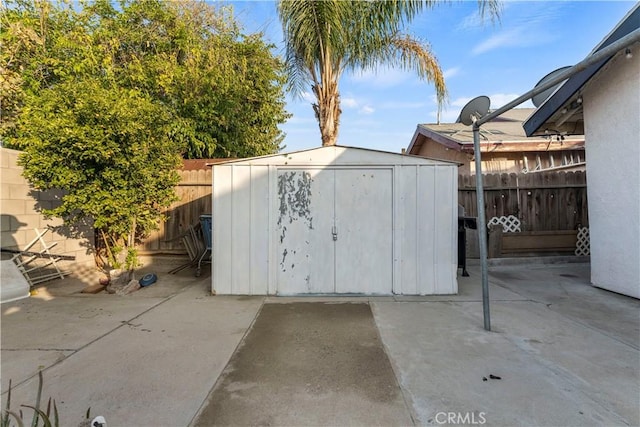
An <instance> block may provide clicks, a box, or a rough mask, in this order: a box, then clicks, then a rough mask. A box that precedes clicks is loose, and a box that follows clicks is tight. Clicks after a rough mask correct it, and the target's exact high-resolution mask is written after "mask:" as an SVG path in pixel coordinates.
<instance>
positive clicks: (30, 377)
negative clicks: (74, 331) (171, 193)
mask: <svg viewBox="0 0 640 427" xmlns="http://www.w3.org/2000/svg"><path fill="white" fill-rule="evenodd" d="M188 288H189V287H188V286H185V287H184V288H182V289H180V290H179V291H178V292H176V293H174V294H172V295H169V296H168V297H165V298H163V299H162V300H161V301H159V302H157V303H155V304H153V305H152V306H151V307H149V308H147V309H145V310H144V311H142V312H141V313H138V314H136V315H135V316H133V317H132V318H130V319H128V320H123V321H121V322H120V324H119V325H118V326H116V327H115V328H113V329H111V330H109V331H107V332H105V333H104V334H102V335H100V336H98V337H96V338H94V339H92V340H91V341H89V342H87V343H86V344H84V345H82V346H80V347H78V348H77V349H69V350H60V349H57V350H56V349H41V350H39V349H31V350H38V351H71V352H72V353H71V354H69V355H67V356H65V357H63V358H61V359H60V360H58V361H56V362H54V363H52V364H51V365H49V366H47V367H45V368H44V369H40V370H39V371H38V372H42V373H45V372H46V371H48V370H49V369H51V368H53V367H54V366H57V365H59V364H61V363H62V362H64V361H65V360H67V359H69V358H71V357H73V356H74V355H76V354H78V353H80V352H81V351H82V350H84V349H85V348H87V347H89V346H90V345H92V344H94V343H96V342H98V341H100V340H101V339H103V338H104V337H106V336H108V335H110V334H112V333H113V332H115V331H117V330H118V329H120V328H123V327H127V326H131V322H132V321H134V320H136V319H137V318H139V317H141V316H143V315H145V314H147V313H149V312H150V311H151V310H154V309H155V308H157V307H159V306H160V305H162V304H164V303H166V302H168V301H171V300H172V299H173V298H174V297H176V296H178V295H180V294H181V293H182V292H184V291H185V290H187V289H188ZM243 338H244V337H243ZM5 350H9V349H5V348H3V349H2V351H5ZM26 350H29V349H13V350H9V351H26ZM37 376H38V373H35V374H33V375H31V376H28V377H26V378H25V379H23V380H22V381H20V382H17V383H15V384H13V385H12V387H13V388H14V389H15V388H16V387H19V386H21V385H23V384H25V383H27V382H28V381H31V379H33V378H35V377H37ZM6 393H7V392H4V393H2V394H3V395H4V394H6Z"/></svg>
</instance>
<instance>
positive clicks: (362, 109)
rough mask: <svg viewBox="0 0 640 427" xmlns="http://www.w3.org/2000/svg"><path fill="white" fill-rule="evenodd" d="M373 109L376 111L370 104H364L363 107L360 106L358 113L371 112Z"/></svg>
mask: <svg viewBox="0 0 640 427" xmlns="http://www.w3.org/2000/svg"><path fill="white" fill-rule="evenodd" d="M375 111H376V110H375V109H374V108H373V107H372V106H370V105H365V106H364V107H362V108H361V109H360V110H359V113H361V114H373V113H374V112H375Z"/></svg>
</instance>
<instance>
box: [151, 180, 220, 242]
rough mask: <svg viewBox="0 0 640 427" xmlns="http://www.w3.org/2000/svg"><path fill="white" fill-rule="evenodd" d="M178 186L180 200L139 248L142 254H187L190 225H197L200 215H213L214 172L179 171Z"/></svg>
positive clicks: (166, 213)
mask: <svg viewBox="0 0 640 427" xmlns="http://www.w3.org/2000/svg"><path fill="white" fill-rule="evenodd" d="M178 172H179V173H180V176H181V178H182V179H181V181H180V183H179V184H178V185H177V186H176V193H177V195H178V197H179V200H178V201H177V202H175V203H174V204H172V205H171V206H170V207H169V209H167V211H166V212H165V215H166V216H167V220H166V221H165V222H163V223H161V224H160V229H159V230H158V231H155V232H153V233H152V234H151V235H150V236H149V237H148V238H147V239H146V240H145V241H144V242H143V244H142V245H141V246H140V247H139V251H140V253H142V254H145V253H147V254H151V253H153V254H159V253H166V254H186V253H187V250H186V248H185V247H184V245H183V243H182V236H183V234H184V233H185V231H187V229H188V227H189V226H190V225H195V224H198V222H199V220H200V215H202V214H210V213H211V168H209V167H207V168H206V169H198V170H180V171H178Z"/></svg>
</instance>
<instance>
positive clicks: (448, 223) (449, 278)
mask: <svg viewBox="0 0 640 427" xmlns="http://www.w3.org/2000/svg"><path fill="white" fill-rule="evenodd" d="M434 169H435V190H436V194H435V200H436V202H435V208H436V212H435V214H436V223H435V230H436V235H437V239H436V248H437V250H436V252H435V254H436V262H435V266H436V276H435V278H436V281H435V289H434V292H435V293H436V294H450V293H453V292H456V291H457V289H453V288H454V286H455V275H456V270H457V262H454V260H455V259H456V258H455V257H456V254H457V238H456V236H457V235H456V233H457V214H458V212H457V211H458V206H457V205H458V203H457V186H456V185H455V181H454V180H455V179H456V178H455V176H454V175H452V174H451V168H442V167H436V168H434Z"/></svg>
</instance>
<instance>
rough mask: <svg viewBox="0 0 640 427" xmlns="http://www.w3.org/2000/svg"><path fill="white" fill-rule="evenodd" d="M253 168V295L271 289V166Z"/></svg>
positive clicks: (251, 272)
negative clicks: (269, 207)
mask: <svg viewBox="0 0 640 427" xmlns="http://www.w3.org/2000/svg"><path fill="white" fill-rule="evenodd" d="M250 168H251V220H250V228H251V232H250V233H251V240H250V244H251V248H250V252H249V254H250V257H251V264H250V266H251V268H250V275H251V279H250V282H251V286H250V289H249V293H250V294H251V295H264V294H266V293H267V292H268V289H269V235H270V233H269V230H270V228H269V227H270V220H271V212H270V211H269V209H268V206H269V168H268V167H267V166H250Z"/></svg>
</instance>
